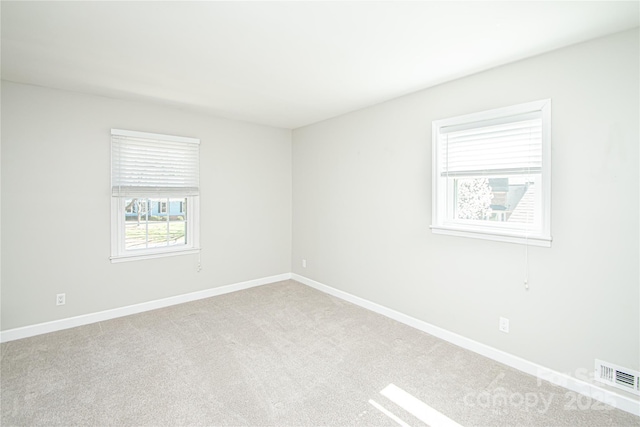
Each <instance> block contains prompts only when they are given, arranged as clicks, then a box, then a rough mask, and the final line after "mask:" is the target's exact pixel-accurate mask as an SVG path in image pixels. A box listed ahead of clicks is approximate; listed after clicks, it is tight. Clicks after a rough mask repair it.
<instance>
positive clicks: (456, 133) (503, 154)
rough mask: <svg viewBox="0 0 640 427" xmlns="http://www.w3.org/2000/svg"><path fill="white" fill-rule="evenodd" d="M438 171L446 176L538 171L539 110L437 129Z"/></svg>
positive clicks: (540, 118)
mask: <svg viewBox="0 0 640 427" xmlns="http://www.w3.org/2000/svg"><path fill="white" fill-rule="evenodd" d="M438 140H439V142H440V144H441V148H440V150H439V151H440V155H441V159H440V165H441V170H440V173H441V175H442V176H448V177H465V176H467V177H472V176H483V175H516V174H539V173H541V171H542V117H541V113H540V112H532V113H526V114H519V115H515V116H511V117H503V118H500V119H494V120H484V121H479V122H474V123H466V124H461V125H454V126H447V127H442V128H440V136H439V138H438Z"/></svg>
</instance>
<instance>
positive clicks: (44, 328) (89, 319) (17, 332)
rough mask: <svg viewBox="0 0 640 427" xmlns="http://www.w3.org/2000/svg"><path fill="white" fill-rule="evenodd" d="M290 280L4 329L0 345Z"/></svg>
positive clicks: (278, 277) (283, 277)
mask: <svg viewBox="0 0 640 427" xmlns="http://www.w3.org/2000/svg"><path fill="white" fill-rule="evenodd" d="M288 279H291V273H284V274H278V275H276V276H269V277H263V278H261V279H255V280H249V281H246V282H240V283H234V284H232V285H226V286H220V287H217V288H211V289H205V290H203V291H197V292H191V293H188V294H182V295H176V296H173V297H168V298H163V299H158V300H154V301H148V302H143V303H140V304H134V305H128V306H126V307H119V308H114V309H111V310H105V311H99V312H97V313H89V314H83V315H81V316H75V317H68V318H66V319H60V320H53V321H51V322H45V323H38V324H36V325H29V326H24V327H21V328H15V329H8V330H6V331H2V332H0V342H7V341H13V340H18V339H21V338H28V337H32V336H34V335H40V334H46V333H49V332H55V331H60V330H63V329H69V328H75V327H76V326H82V325H88V324H90V323H95V322H102V321H104V320H109V319H114V318H116V317H123V316H129V315H130V314H136V313H142V312H143V311H149V310H155V309H157V308H163V307H168V306H171V305H176V304H182V303H185V302H189V301H195V300H199V299H203V298H209V297H214V296H217V295H222V294H228V293H230V292H236V291H241V290H243V289H248V288H254V287H256V286H262V285H266V284H269V283H274V282H280V281H282V280H288Z"/></svg>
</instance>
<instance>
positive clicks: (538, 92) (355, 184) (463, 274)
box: [292, 30, 640, 376]
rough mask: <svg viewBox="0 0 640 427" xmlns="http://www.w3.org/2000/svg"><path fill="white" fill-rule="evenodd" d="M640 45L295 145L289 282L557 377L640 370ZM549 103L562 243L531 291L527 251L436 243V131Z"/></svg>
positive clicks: (389, 108) (611, 40) (420, 96)
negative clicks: (386, 311) (503, 328)
mask: <svg viewBox="0 0 640 427" xmlns="http://www.w3.org/2000/svg"><path fill="white" fill-rule="evenodd" d="M638 36H639V34H638V30H633V31H630V32H624V33H619V34H616V35H613V36H609V37H606V38H601V39H597V40H594V41H591V42H587V43H584V44H579V45H575V46H572V47H568V48H564V49H561V50H557V51H554V52H551V53H548V54H544V55H541V56H538V57H534V58H530V59H527V60H523V61H520V62H517V63H513V64H510V65H506V66H502V67H499V68H495V69H492V70H489V71H486V72H483V73H480V74H476V75H473V76H470V77H466V78H463V79H460V80H456V81H452V82H450V83H446V84H442V85H439V86H436V87H433V88H431V89H427V90H424V91H421V92H417V93H414V94H411V95H408V96H404V97H402V98H398V99H395V100H392V101H389V102H386V103H383V104H379V105H376V106H373V107H370V108H366V109H363V110H359V111H356V112H353V113H350V114H347V115H343V116H340V117H337V118H334V119H331V120H327V121H324V122H321V123H317V124H315V125H311V126H307V127H304V128H300V129H297V130H294V133H293V238H294V240H293V254H292V266H293V272H294V273H297V274H300V275H303V276H306V277H308V278H310V279H313V280H316V281H318V282H321V283H324V284H326V285H328V286H332V287H334V288H337V289H340V290H342V291H345V292H348V293H350V294H353V295H356V296H359V297H362V298H365V299H367V300H370V301H373V302H376V303H379V304H382V305H384V306H387V307H389V308H392V309H394V310H398V311H400V312H402V313H405V314H407V315H410V316H413V317H415V318H418V319H421V320H424V321H426V322H428V323H430V324H433V325H436V326H439V327H441V328H444V329H447V330H449V331H452V332H455V333H458V334H460V335H463V336H465V337H468V338H471V339H473V340H476V341H479V342H481V343H484V344H487V345H489V346H492V347H495V348H497V349H501V350H503V351H506V352H508V353H510V354H513V355H516V356H520V357H522V358H524V359H526V360H529V361H532V362H535V363H538V364H540V365H542V366H545V367H549V368H551V369H554V370H557V371H560V372H566V373H569V374H571V375H576V376H580V375H582V374H586V373H587V372H588V371H592V369H593V366H594V359H595V358H601V359H603V360H607V361H610V362H612V363H616V364H619V365H621V366H625V367H628V368H632V369H639V368H640V366H639V365H638V364H639V363H640V350H639V347H640V342H639V336H640V331H639V328H640V310H639V299H640V295H639V271H638V256H639V241H638V236H639V218H640V213H639V208H638V197H637V196H638V193H639V174H638V169H639V163H638V158H639V153H638V151H639V145H640V144H639V124H640V123H639V115H640V109H639V90H640V87H639V73H640V67H639V47H640V46H639V43H638V38H639V37H638ZM545 98H551V99H552V103H553V104H552V175H553V178H552V179H553V181H552V225H551V226H552V235H553V239H554V240H553V244H552V247H551V248H540V247H530V248H529V271H530V273H529V274H530V275H529V284H530V289H529V290H528V291H527V290H525V288H524V286H523V280H524V277H525V247H524V246H523V245H517V244H510V243H500V242H493V241H486V240H476V239H469V238H462V237H452V236H444V235H435V234H432V233H431V232H430V230H429V225H430V223H431V179H432V177H431V122H432V121H433V120H436V119H443V118H447V117H451V116H457V115H461V114H466V113H472V112H476V111H482V110H487V109H491V108H497V107H504V106H509V105H514V104H519V103H523V102H528V101H534V100H539V99H545ZM302 259H306V260H307V267H306V268H302V262H301V260H302ZM500 316H503V317H506V318H509V319H510V326H511V329H510V333H509V334H505V333H503V332H500V331H499V330H498V319H499V317H500Z"/></svg>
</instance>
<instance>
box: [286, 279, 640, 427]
mask: <svg viewBox="0 0 640 427" xmlns="http://www.w3.org/2000/svg"><path fill="white" fill-rule="evenodd" d="M291 278H292V279H293V280H296V281H298V282H300V283H303V284H305V285H307V286H310V287H312V288H314V289H317V290H319V291H321V292H324V293H327V294H329V295H333V296H335V297H337V298H340V299H343V300H345V301H348V302H350V303H352V304H356V305H358V306H360V307H363V308H366V309H367V310H371V311H373V312H376V313H379V314H382V315H383V316H386V317H389V318H391V319H393V320H396V321H398V322H401V323H404V324H405V325H408V326H411V327H413V328H415V329H418V330H420V331H423V332H426V333H428V334H430V335H433V336H435V337H438V338H440V339H443V340H445V341H448V342H450V343H452V344H455V345H457V346H459V347H462V348H464V349H467V350H470V351H473V352H474V353H477V354H480V355H482V356H485V357H488V358H489V359H492V360H495V361H496V362H500V363H503V364H505V365H507V366H510V367H512V368H514V369H517V370H519V371H522V372H525V373H527V374H530V375H533V376H534V377H536V378H538V379H539V380H542V381H548V382H550V383H552V384H555V385H558V386H561V387H564V388H566V389H568V390H571V391H574V392H576V393H580V394H582V395H585V396H588V397H590V398H591V399H594V400H597V401H600V402H604V403H606V404H608V405H611V406H613V407H614V408H617V409H620V410H622V411H625V412H629V413H631V414H634V415H636V416H640V401H638V400H637V399H635V398H633V397H630V396H629V397H627V396H625V395H622V394H619V393H616V392H614V391H611V390H608V389H605V388H603V387H600V386H598V385H596V384H591V383H589V382H586V381H583V380H580V379H578V378H575V377H572V376H570V375H567V374H563V373H560V372H557V371H554V370H552V369H549V368H545V367H544V366H541V365H538V364H536V363H533V362H530V361H528V360H525V359H523V358H521V357H518V356H514V355H512V354H509V353H506V352H504V351H502V350H498V349H496V348H493V347H490V346H488V345H486V344H482V343H480V342H477V341H474V340H472V339H469V338H466V337H463V336H462V335H458V334H455V333H453V332H450V331H447V330H446V329H442V328H440V327H438V326H434V325H432V324H430V323H427V322H425V321H422V320H419V319H416V318H414V317H411V316H408V315H406V314H403V313H400V312H398V311H395V310H392V309H390V308H387V307H385V306H382V305H380V304H376V303H374V302H371V301H369V300H366V299H364V298H360V297H357V296H355V295H352V294H349V293H347V292H344V291H341V290H338V289H335V288H332V287H331V286H327V285H325V284H323V283H320V282H316V281H315V280H311V279H309V278H307V277H304V276H301V275H299V274H295V273H293V274H292V275H291Z"/></svg>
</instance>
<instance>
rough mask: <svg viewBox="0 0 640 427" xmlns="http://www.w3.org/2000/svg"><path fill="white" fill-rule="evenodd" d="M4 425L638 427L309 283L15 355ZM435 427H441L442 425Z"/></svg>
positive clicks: (9, 348) (119, 323)
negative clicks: (430, 413) (409, 403)
mask: <svg viewBox="0 0 640 427" xmlns="http://www.w3.org/2000/svg"><path fill="white" fill-rule="evenodd" d="M1 355H2V360H1V377H0V384H1V390H0V391H1V400H2V406H1V409H2V415H1V419H0V421H1V424H2V426H10V425H21V426H31V425H47V426H50V425H51V426H53V425H66V426H68V425H99V426H103V425H105V426H106V425H114V426H115V425H117V426H120V425H132V426H133V425H157V426H160V425H162V426H174V425H203V426H204V425H238V426H240V425H242V426H245V425H251V426H267V425H272V426H275V425H278V426H285V425H287V426H300V425H313V426H319V425H328V426H351V425H361V426H377V425H380V426H382V425H399V423H406V424H407V425H411V426H415V425H425V423H424V422H423V421H422V420H425V418H424V416H421V415H420V413H418V412H417V411H416V410H414V409H411V408H409V409H404V407H406V405H405V404H403V402H402V401H398V400H397V399H394V398H390V397H389V395H388V394H382V393H381V392H382V391H384V390H389V387H392V388H393V389H395V390H398V389H399V390H402V391H403V393H405V394H406V395H410V396H411V397H412V399H413V400H414V401H415V399H417V400H419V402H421V404H422V405H428V406H429V407H431V408H433V409H435V410H436V411H438V412H440V413H442V414H444V415H445V416H446V417H448V418H450V419H451V420H454V421H455V422H456V423H458V424H460V425H462V426H465V427H470V426H507V425H509V426H511V425H513V426H515V425H518V426H638V425H640V418H638V417H635V416H632V415H630V414H628V413H625V412H622V411H619V410H616V409H613V408H611V407H607V406H605V405H603V404H600V403H598V402H595V401H593V402H590V401H588V398H586V397H584V396H583V397H581V398H579V399H578V398H577V396H576V395H574V394H572V393H570V392H568V391H567V390H565V389H562V388H559V387H555V386H552V385H550V384H548V383H542V384H538V381H537V380H536V379H535V378H534V377H531V376H529V375H526V374H523V373H521V372H518V371H516V370H513V369H511V368H509V367H506V366H504V365H501V364H498V363H496V362H494V361H491V360H488V359H486V358H484V357H482V356H479V355H477V354H474V353H472V352H469V351H467V350H464V349H461V348H459V347H456V346H454V345H451V344H449V343H447V342H445V341H442V340H440V339H437V338H435V337H433V336H430V335H428V334H425V333H423V332H420V331H417V330H415V329H412V328H410V327H408V326H406V325H403V324H401V323H398V322H395V321H393V320H390V319H388V318H386V317H384V316H380V315H378V314H375V313H372V312H369V311H367V310H365V309H362V308H360V307H357V306H355V305H352V304H349V303H347V302H344V301H342V300H339V299H336V298H334V297H331V296H329V295H326V294H323V293H321V292H318V291H316V290H314V289H311V288H308V287H306V286H304V285H301V284H300V283H297V282H295V281H285V282H279V283H275V284H271V285H265V286H261V287H257V288H253V289H248V290H245V291H240V292H235V293H231V294H227V295H222V296H218V297H214V298H209V299H205V300H200V301H195V302H191V303H187V304H182V305H178V306H173V307H168V308H164V309H160V310H155V311H151V312H146V313H142V314H137V315H133V316H128V317H123V318H119V319H114V320H109V321H106V322H100V323H96V324H92V325H87V326H83V327H79V328H74V329H69V330H65V331H59V332H55V333H51V334H46V335H40V336H36V337H32V338H27V339H23V340H17V341H11V342H8V343H4V344H2V345H1ZM434 427H438V426H436V425H434Z"/></svg>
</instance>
